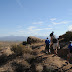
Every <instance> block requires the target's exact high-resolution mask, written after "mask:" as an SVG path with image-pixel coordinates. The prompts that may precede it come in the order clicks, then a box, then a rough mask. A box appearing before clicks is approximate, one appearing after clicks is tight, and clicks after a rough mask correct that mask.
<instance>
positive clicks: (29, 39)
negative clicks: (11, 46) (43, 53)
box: [27, 36, 44, 44]
mask: <svg viewBox="0 0 72 72" xmlns="http://www.w3.org/2000/svg"><path fill="white" fill-rule="evenodd" d="M43 41H44V40H43V39H40V38H37V37H34V36H29V37H28V38H27V43H28V44H31V43H39V42H43Z"/></svg>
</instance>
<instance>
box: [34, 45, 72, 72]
mask: <svg viewBox="0 0 72 72" xmlns="http://www.w3.org/2000/svg"><path fill="white" fill-rule="evenodd" d="M34 50H35V51H36V52H37V53H38V54H37V58H38V60H40V62H39V61H38V64H37V66H38V65H39V64H40V65H42V66H45V69H48V70H50V69H51V70H55V72H59V71H60V72H72V64H70V63H68V64H67V63H66V60H64V59H62V58H61V57H59V56H54V54H45V53H44V52H42V51H44V50H45V47H44V46H41V47H39V48H36V49H34Z"/></svg>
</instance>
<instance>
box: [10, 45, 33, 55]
mask: <svg viewBox="0 0 72 72" xmlns="http://www.w3.org/2000/svg"><path fill="white" fill-rule="evenodd" d="M11 50H12V51H13V52H14V53H15V54H17V55H23V54H24V53H32V49H31V48H26V47H25V46H24V45H22V44H20V45H12V47H11Z"/></svg>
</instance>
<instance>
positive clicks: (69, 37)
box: [63, 31, 72, 41]
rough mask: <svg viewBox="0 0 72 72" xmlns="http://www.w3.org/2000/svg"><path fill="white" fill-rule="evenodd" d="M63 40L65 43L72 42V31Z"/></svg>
mask: <svg viewBox="0 0 72 72" xmlns="http://www.w3.org/2000/svg"><path fill="white" fill-rule="evenodd" d="M63 38H64V40H65V41H70V40H72V32H71V31H67V32H66V33H65V34H64V35H63Z"/></svg>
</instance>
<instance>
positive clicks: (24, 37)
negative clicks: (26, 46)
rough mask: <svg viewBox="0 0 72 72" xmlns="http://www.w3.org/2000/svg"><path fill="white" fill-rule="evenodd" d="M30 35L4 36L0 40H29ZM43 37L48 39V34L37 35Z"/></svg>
mask: <svg viewBox="0 0 72 72" xmlns="http://www.w3.org/2000/svg"><path fill="white" fill-rule="evenodd" d="M27 37H28V36H4V37H0V41H27ZM35 37H38V38H41V39H46V38H47V37H46V36H35Z"/></svg>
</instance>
